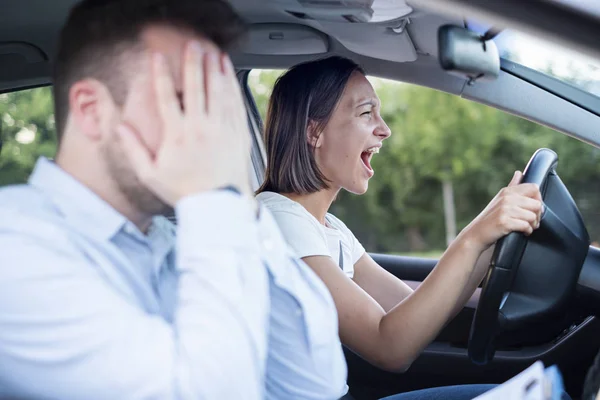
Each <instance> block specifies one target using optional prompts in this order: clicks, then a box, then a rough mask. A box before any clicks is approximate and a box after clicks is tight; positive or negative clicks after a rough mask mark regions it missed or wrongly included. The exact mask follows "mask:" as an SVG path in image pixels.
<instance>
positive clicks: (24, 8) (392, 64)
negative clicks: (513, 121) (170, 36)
mask: <svg viewBox="0 0 600 400" xmlns="http://www.w3.org/2000/svg"><path fill="white" fill-rule="evenodd" d="M198 1H202V0H198ZM230 1H231V3H232V5H233V6H234V7H235V8H236V9H237V10H238V12H239V13H240V14H241V15H242V16H243V17H244V18H245V19H246V20H247V21H248V22H249V24H250V34H249V36H248V37H249V39H248V40H247V41H246V42H245V43H243V45H242V46H240V47H239V48H238V49H236V50H234V51H232V58H233V61H234V64H235V65H236V67H237V68H238V69H252V68H287V67H290V66H292V65H294V64H296V63H299V62H303V61H307V60H310V59H314V58H321V57H324V56H327V55H332V54H337V55H343V56H346V57H350V58H352V59H354V60H355V61H357V62H358V63H359V64H361V65H362V66H363V67H364V68H365V70H366V71H367V73H368V74H370V75H374V76H379V77H384V78H390V79H395V80H399V81H404V82H408V83H414V84H417V85H421V86H427V87H431V88H435V89H438V90H442V91H446V92H449V93H452V94H456V95H459V96H462V97H465V98H468V99H470V100H474V101H477V102H480V103H484V104H488V105H490V106H493V107H497V108H500V109H503V110H506V111H508V112H511V113H514V114H516V115H519V116H522V117H524V118H527V119H530V120H532V121H536V122H538V123H541V124H545V125H547V126H550V127H552V128H554V129H556V130H558V131H561V132H564V133H566V134H568V135H571V136H574V137H577V138H579V139H581V140H584V141H587V142H588V143H593V144H595V145H597V146H600V134H599V133H598V132H596V130H595V127H596V126H598V124H600V118H599V117H598V116H597V115H594V114H592V113H590V112H588V111H586V110H584V109H583V108H581V107H579V106H577V105H574V104H572V103H569V102H568V101H567V100H565V99H562V98H560V97H559V96H556V95H554V94H552V93H550V92H548V91H545V90H542V89H540V88H538V87H536V86H535V85H533V84H531V83H529V82H527V81H525V80H522V79H519V78H516V77H514V76H512V75H510V74H507V73H505V72H504V71H501V74H500V77H499V79H498V80H496V81H494V82H491V83H486V84H476V85H468V84H467V82H466V80H465V79H462V78H459V77H456V76H454V75H450V74H448V73H446V72H445V71H443V70H442V69H441V67H440V66H439V63H438V60H437V30H438V27H439V26H441V25H443V24H446V23H454V24H458V25H461V24H462V20H461V18H460V14H458V13H456V10H454V12H453V13H450V14H448V15H454V17H440V16H438V15H436V13H434V12H431V11H424V10H426V9H425V8H422V9H421V8H414V7H413V12H412V13H410V14H409V15H408V17H409V19H410V24H408V26H407V28H406V30H405V31H404V32H403V33H397V32H393V31H392V28H395V27H398V26H399V24H400V21H399V20H396V21H389V22H385V23H377V24H371V23H369V24H364V23H351V22H331V21H319V20H306V19H300V18H296V17H294V16H292V15H290V14H289V13H287V12H286V6H285V4H286V3H287V4H288V5H289V4H290V3H293V2H298V1H308V0H230ZM310 1H311V2H314V1H327V2H328V3H330V2H338V1H346V0H310ZM398 1H403V0H398ZM446 1H452V3H453V4H454V3H456V5H457V6H458V5H461V4H462V5H464V4H466V3H469V2H476V0H409V2H410V4H411V6H413V5H414V4H415V3H417V4H420V5H422V6H423V7H428V8H427V9H429V10H432V9H433V10H438V9H439V10H442V9H444V11H446V12H448V10H446V9H445V8H444V7H446V8H448V6H449V5H448V4H446V3H445V2H446ZM511 1H512V2H513V7H514V8H518V6H519V4H518V2H517V0H511ZM536 1H537V2H543V0H536ZM76 2H77V0H52V1H48V0H3V1H2V13H0V93H1V92H3V91H10V90H16V89H19V88H25V87H33V86H40V85H48V84H51V78H50V77H51V61H52V60H51V58H52V54H54V49H55V44H56V39H57V36H58V32H59V29H60V26H61V25H62V24H63V22H64V20H65V18H66V16H67V13H68V10H69V9H70V8H71V7H72V5H73V4H75V3H76ZM463 3H464V4H463ZM282 4H283V6H282ZM477 4H479V3H477ZM442 6H444V7H442ZM430 7H433V8H430ZM440 7H441V8H440ZM465 7H466V6H465ZM465 11H467V10H466V8H465ZM500 11H502V10H500ZM500 11H499V12H500ZM452 18H453V19H452ZM507 21H508V20H507ZM271 34H273V35H274V36H275V37H276V39H277V40H271V39H272V38H271V36H272V35H271ZM281 38H283V40H280V39H281ZM288 39H290V40H288ZM311 49H312V50H311ZM311 51H312V52H311ZM298 53H302V54H298ZM550 104H552V106H551V107H550V106H548V105H550ZM556 110H561V112H560V113H558V112H556Z"/></svg>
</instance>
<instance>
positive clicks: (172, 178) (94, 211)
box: [0, 0, 346, 400]
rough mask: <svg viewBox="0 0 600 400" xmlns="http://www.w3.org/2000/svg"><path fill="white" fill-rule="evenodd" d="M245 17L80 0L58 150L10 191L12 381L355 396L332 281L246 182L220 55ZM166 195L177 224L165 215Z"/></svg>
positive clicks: (58, 65) (62, 72)
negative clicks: (297, 255) (295, 251)
mask: <svg viewBox="0 0 600 400" xmlns="http://www.w3.org/2000/svg"><path fill="white" fill-rule="evenodd" d="M242 28H243V24H242V23H241V21H240V19H239V18H238V17H237V16H236V15H235V14H234V12H233V11H232V9H231V8H230V6H229V5H227V3H226V2H224V1H222V0H203V1H198V0H120V1H119V0H85V1H83V2H82V3H81V4H79V5H78V6H76V7H75V8H74V9H73V10H72V12H71V14H70V16H69V19H68V21H67V23H66V25H65V27H64V28H63V30H62V32H61V36H60V42H59V51H58V56H57V58H56V60H55V73H54V93H55V112H56V115H55V118H56V126H57V132H58V137H59V150H58V154H57V157H56V162H51V161H49V160H47V159H41V160H39V162H38V164H37V165H36V168H35V170H34V172H33V174H32V176H31V178H30V181H29V183H28V184H27V185H22V186H16V187H9V188H5V189H3V190H2V191H0V397H11V398H15V397H16V398H59V399H86V400H89V399H193V398H202V399H242V398H243V399H261V398H265V397H266V398H273V399H287V398H290V399H291V398H295V399H303V398H306V399H317V398H323V399H333V398H336V397H338V396H339V395H340V394H341V393H343V391H344V385H345V383H344V382H345V378H346V366H345V363H344V359H343V354H342V351H341V346H340V343H339V339H338V336H337V316H336V314H335V309H334V306H333V302H332V300H331V297H330V295H329V293H328V292H327V290H326V289H325V287H324V285H323V284H322V283H321V282H320V280H318V279H317V278H316V276H315V275H314V274H313V273H312V272H311V271H310V269H308V267H306V266H305V265H304V264H302V263H301V262H298V261H296V260H295V259H294V258H293V257H292V255H291V254H290V253H289V251H288V250H287V247H286V246H285V244H284V242H283V240H282V238H281V236H280V233H279V231H278V230H277V228H276V226H275V223H274V221H273V219H272V218H271V216H270V215H269V214H268V212H266V211H265V210H262V209H257V208H256V205H255V204H256V203H255V202H254V201H253V200H252V199H251V190H250V188H249V185H248V183H247V178H248V173H249V171H248V164H249V154H250V151H249V146H250V145H249V143H250V141H249V138H250V135H249V132H248V128H247V123H246V115H245V111H244V106H243V100H242V96H241V93H240V90H239V86H238V84H237V81H236V77H235V72H234V70H233V66H232V65H231V61H230V60H229V58H228V57H227V56H225V55H223V54H222V53H221V51H223V50H225V49H226V48H227V47H228V46H229V45H230V44H231V43H233V42H234V40H235V39H236V38H237V37H238V36H239V34H240V32H241V31H242V30H243V29H242ZM171 207H173V208H174V209H175V211H176V216H177V218H178V226H177V228H175V227H174V226H173V225H171V224H170V223H169V222H168V221H167V220H166V219H165V218H164V217H161V216H160V215H161V214H162V213H163V212H164V211H165V210H166V209H169V208H171ZM175 232H176V234H177V238H176V239H175Z"/></svg>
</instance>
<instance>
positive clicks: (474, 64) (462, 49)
mask: <svg viewBox="0 0 600 400" xmlns="http://www.w3.org/2000/svg"><path fill="white" fill-rule="evenodd" d="M438 49H439V60H440V65H441V66H442V68H443V69H444V70H446V71H448V72H449V73H451V74H453V75H457V76H460V77H462V78H467V79H469V80H470V81H475V80H494V79H496V78H498V75H499V74H500V55H499V53H498V47H497V46H496V43H494V42H493V41H492V40H487V41H484V40H483V39H482V37H481V36H480V35H479V34H478V33H476V32H472V31H470V30H468V29H465V28H462V27H459V26H454V25H444V26H442V27H440V29H439V31H438Z"/></svg>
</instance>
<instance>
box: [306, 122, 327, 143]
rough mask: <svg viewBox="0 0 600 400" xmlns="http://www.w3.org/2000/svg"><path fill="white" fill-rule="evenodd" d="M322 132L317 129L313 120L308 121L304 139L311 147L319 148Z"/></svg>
mask: <svg viewBox="0 0 600 400" xmlns="http://www.w3.org/2000/svg"><path fill="white" fill-rule="evenodd" d="M322 133H323V132H320V131H319V130H318V127H317V123H316V122H315V121H309V122H308V127H307V128H306V139H307V140H308V144H309V145H311V146H312V147H314V148H315V149H316V148H319V147H321V143H322V142H323V139H322Z"/></svg>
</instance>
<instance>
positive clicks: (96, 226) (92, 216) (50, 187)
mask: <svg viewBox="0 0 600 400" xmlns="http://www.w3.org/2000/svg"><path fill="white" fill-rule="evenodd" d="M29 184H30V185H32V186H33V187H35V188H37V189H38V190H41V191H42V192H44V193H45V194H46V195H48V196H49V197H50V198H51V199H52V201H53V202H54V204H55V206H56V207H57V208H58V209H59V210H60V212H61V213H62V214H63V216H64V217H65V218H66V220H67V222H68V223H69V224H70V225H71V226H73V227H75V228H76V229H78V230H81V231H84V232H87V233H89V234H91V235H93V236H95V237H101V238H102V239H105V240H110V239H111V238H112V237H113V236H114V235H115V234H116V233H117V232H118V231H120V230H121V228H122V227H123V225H125V223H126V222H127V219H126V218H125V217H124V216H123V215H122V214H120V213H119V212H118V211H117V210H115V209H114V208H113V207H112V206H111V205H110V204H108V203H107V202H105V201H104V200H102V199H101V198H100V197H99V196H98V195H97V194H96V193H94V192H93V191H92V190H90V189H89V188H88V187H86V186H85V185H83V184H82V183H81V182H79V181H78V180H76V179H75V178H74V177H73V176H71V175H69V174H68V173H67V172H65V171H64V170H63V169H62V168H60V167H59V166H58V165H56V164H55V163H54V162H52V161H50V160H48V159H47V158H45V157H41V158H40V159H38V161H37V163H36V165H35V168H34V170H33V173H32V174H31V177H30V178H29Z"/></svg>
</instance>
